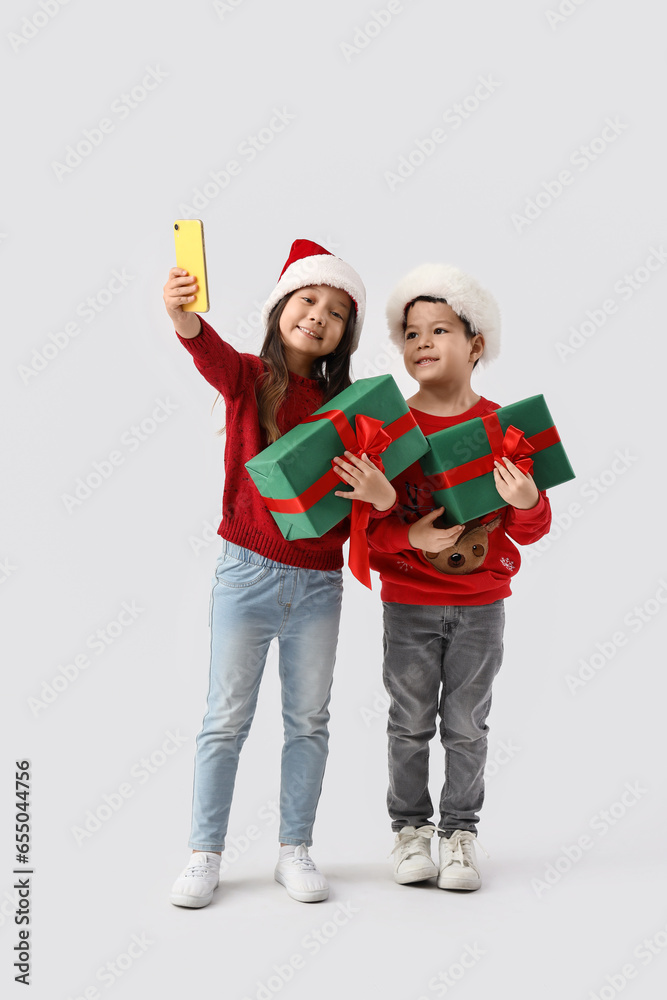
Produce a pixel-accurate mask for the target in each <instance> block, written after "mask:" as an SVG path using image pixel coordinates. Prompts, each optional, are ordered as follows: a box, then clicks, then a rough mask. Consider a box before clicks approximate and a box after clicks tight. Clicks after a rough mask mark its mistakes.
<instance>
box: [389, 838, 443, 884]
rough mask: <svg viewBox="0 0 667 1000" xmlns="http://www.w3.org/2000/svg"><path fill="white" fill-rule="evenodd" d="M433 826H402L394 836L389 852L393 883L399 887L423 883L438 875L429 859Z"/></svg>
mask: <svg viewBox="0 0 667 1000" xmlns="http://www.w3.org/2000/svg"><path fill="white" fill-rule="evenodd" d="M434 833H435V827H433V826H420V827H417V828H415V827H414V826H404V827H403V829H402V830H401V831H400V833H397V834H396V843H395V845H394V849H393V851H392V852H391V853H392V854H395V855H396V857H395V858H394V881H395V882H398V884H399V885H407V884H408V883H409V882H423V881H424V880H425V879H427V878H433V877H434V876H435V875H437V874H438V868H437V866H436V865H435V864H434V863H433V861H432V859H431V837H432V836H433V834H434Z"/></svg>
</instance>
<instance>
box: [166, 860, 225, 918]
mask: <svg viewBox="0 0 667 1000" xmlns="http://www.w3.org/2000/svg"><path fill="white" fill-rule="evenodd" d="M219 874H220V855H219V854H211V853H209V852H208V851H194V852H193V854H191V855H190V860H189V861H188V863H187V865H186V866H185V868H184V869H183V871H182V872H181V874H180V875H179V876H178V878H177V879H176V881H175V882H174V884H173V886H172V887H171V896H170V897H169V901H170V902H171V903H173V904H174V906H208V904H209V903H210V902H211V900H212V899H213V892H214V890H215V889H216V888H217V885H218V881H219V880H218V876H219Z"/></svg>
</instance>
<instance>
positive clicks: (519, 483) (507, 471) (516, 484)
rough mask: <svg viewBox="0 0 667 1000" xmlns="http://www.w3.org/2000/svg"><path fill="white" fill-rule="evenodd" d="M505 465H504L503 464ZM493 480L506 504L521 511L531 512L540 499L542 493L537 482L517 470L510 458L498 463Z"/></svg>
mask: <svg viewBox="0 0 667 1000" xmlns="http://www.w3.org/2000/svg"><path fill="white" fill-rule="evenodd" d="M503 463H504V464H503ZM493 478H494V479H495V482H496V489H497V490H498V492H499V493H500V495H501V497H502V498H503V500H504V501H505V503H508V504H510V505H511V506H512V507H517V508H518V509H519V510H530V508H531V507H534V506H535V505H536V504H537V502H538V500H539V499H540V491H539V490H538V488H537V486H536V485H535V480H534V479H533V477H532V476H531V475H530V474H528V475H526V474H525V473H523V472H522V471H521V469H517V467H516V465H514V463H513V462H510V460H509V458H505V459H503V462H496V463H495V469H494V470H493Z"/></svg>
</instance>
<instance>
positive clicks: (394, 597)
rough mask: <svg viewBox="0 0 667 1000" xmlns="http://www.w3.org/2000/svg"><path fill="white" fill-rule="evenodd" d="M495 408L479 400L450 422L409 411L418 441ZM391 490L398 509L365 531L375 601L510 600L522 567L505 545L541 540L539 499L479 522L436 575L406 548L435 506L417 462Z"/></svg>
mask: <svg viewBox="0 0 667 1000" xmlns="http://www.w3.org/2000/svg"><path fill="white" fill-rule="evenodd" d="M497 409H499V405H498V403H492V402H490V400H488V399H484V398H483V397H482V398H481V399H480V400H479V401H478V402H477V403H476V404H475V405H474V406H473V407H472V408H471V409H470V410H467V411H466V412H465V413H459V414H457V415H456V416H455V417H436V416H434V415H433V414H430V413H422V412H421V411H420V410H414V409H412V408H411V412H412V415H413V416H414V418H415V420H416V421H417V423H418V424H419V426H420V427H421V429H422V431H423V432H424V434H435V433H436V432H437V431H441V430H444V429H445V428H446V427H453V426H454V425H455V424H460V423H463V422H464V421H465V420H472V419H473V418H474V417H481V416H484V415H485V414H487V413H491V412H492V411H493V410H497ZM392 485H393V486H394V487H395V489H396V492H397V494H398V498H397V506H396V507H395V508H394V509H393V511H392V513H391V515H390V516H389V517H385V518H383V519H382V520H375V521H372V522H371V524H370V526H369V532H368V541H369V546H370V549H371V552H370V562H371V568H372V569H375V570H377V571H378V572H379V573H380V580H381V583H382V600H383V601H387V602H389V603H394V604H437V605H461V604H491V603H492V602H493V601H497V600H499V599H500V598H501V597H509V596H510V594H511V587H510V580H511V578H512V577H513V576H514V574H515V573H516V572H518V569H519V566H520V565H521V556H520V555H519V550H518V549H517V547H516V545H514V544H513V542H512V541H511V539H514V541H515V542H518V543H519V544H520V545H528V544H530V543H531V542H536V541H537V540H538V539H540V538H541V537H542V536H543V535H545V534H546V533H547V532H548V531H549V527H550V525H551V507H550V505H549V501H548V499H547V496H546V494H545V493H541V494H540V499H539V500H538V502H537V504H536V506H535V507H533V508H532V509H531V510H518V509H517V508H515V507H507V506H506V507H502V508H501V509H500V510H499V511H497V512H496V513H495V514H487V515H485V517H483V518H481V519H480V522H481V524H480V526H479V527H478V528H476V529H475V532H474V534H473V533H472V530H471V531H470V532H467V535H468V540H467V542H466V539H465V537H463V538H461V540H460V541H459V542H457V545H456V547H455V550H454V558H453V562H452V564H451V565H450V564H448V562H447V559H446V558H445V559H439V560H438V561H439V562H440V563H441V564H442V565H444V567H445V569H446V572H441V571H440V570H438V569H436V567H435V566H434V565H432V564H431V563H430V562H429V560H428V559H427V558H426V557H425V556H424V554H423V553H422V552H421V551H419V550H417V549H413V548H411V547H410V544H409V542H408V531H409V528H410V525H411V524H412V523H413V522H414V521H417V520H418V519H419V518H420V517H423V516H424V514H428V512H429V511H431V510H433V509H434V508H435V507H436V506H437V504H436V503H435V502H434V500H433V497H432V495H431V491H430V490H429V488H428V486H427V482H426V476H425V474H424V473H423V472H422V469H421V466H420V464H419V462H415V463H414V464H413V465H411V466H410V467H409V468H407V469H406V470H405V471H404V472H402V473H401V474H400V476H397V477H396V479H394V480H392ZM472 527H473V525H472V524H471V529H472ZM457 553H458V555H457ZM471 567H472V568H471Z"/></svg>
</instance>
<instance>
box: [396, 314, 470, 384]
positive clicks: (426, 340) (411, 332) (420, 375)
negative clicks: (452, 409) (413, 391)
mask: <svg viewBox="0 0 667 1000" xmlns="http://www.w3.org/2000/svg"><path fill="white" fill-rule="evenodd" d="M483 350H484V338H483V337H482V336H481V334H477V336H476V337H473V339H472V340H469V339H468V337H467V336H466V328H465V326H464V324H463V323H462V321H461V319H460V317H459V316H457V315H456V313H455V312H454V310H453V309H452V308H451V306H449V305H447V304H446V303H445V302H415V304H414V305H413V306H412V307H411V309H410V311H409V313H408V315H407V325H406V327H405V347H404V352H403V360H404V362H405V367H406V368H407V370H408V372H409V373H410V375H412V377H413V378H414V379H416V380H417V381H418V382H420V383H422V384H425V385H437V384H439V383H445V382H446V383H452V382H457V383H458V382H465V381H466V380H469V378H470V372H471V371H472V366H473V364H474V362H475V361H476V360H477V358H479V357H480V356H481V354H482V351H483Z"/></svg>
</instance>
